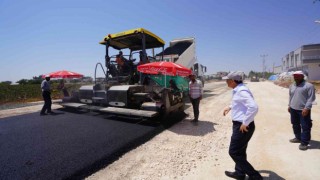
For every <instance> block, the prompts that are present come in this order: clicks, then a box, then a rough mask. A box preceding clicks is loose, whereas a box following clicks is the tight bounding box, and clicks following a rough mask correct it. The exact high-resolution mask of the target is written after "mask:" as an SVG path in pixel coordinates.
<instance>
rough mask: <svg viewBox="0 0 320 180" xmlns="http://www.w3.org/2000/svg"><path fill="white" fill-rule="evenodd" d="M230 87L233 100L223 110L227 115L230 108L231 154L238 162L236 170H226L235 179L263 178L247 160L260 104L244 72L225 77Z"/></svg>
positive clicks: (259, 179)
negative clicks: (246, 82)
mask: <svg viewBox="0 0 320 180" xmlns="http://www.w3.org/2000/svg"><path fill="white" fill-rule="evenodd" d="M223 79H226V82H227V85H228V87H230V88H232V89H233V91H232V93H233V95H232V102H231V105H230V106H228V107H226V108H225V109H224V111H223V115H224V116H225V115H226V114H227V113H228V112H229V111H230V110H232V111H231V117H232V123H233V126H232V136H231V142H230V147H229V155H230V156H231V158H232V159H233V161H234V162H235V163H236V165H235V172H229V171H225V174H226V176H228V177H231V178H234V179H245V177H246V174H247V175H248V176H249V179H254V180H262V176H261V175H260V173H259V172H258V171H256V170H255V169H254V168H253V167H252V165H251V164H250V163H249V162H248V161H247V153H246V151H247V147H248V143H249V141H250V139H251V137H252V135H253V132H254V130H255V125H254V117H255V115H256V114H257V112H258V105H257V104H256V102H255V101H254V99H253V95H252V93H251V91H250V90H249V89H248V88H247V87H246V86H245V85H244V84H243V72H239V71H235V72H231V73H229V74H228V75H227V76H225V77H223Z"/></svg>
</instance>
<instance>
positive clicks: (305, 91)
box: [288, 71, 316, 150]
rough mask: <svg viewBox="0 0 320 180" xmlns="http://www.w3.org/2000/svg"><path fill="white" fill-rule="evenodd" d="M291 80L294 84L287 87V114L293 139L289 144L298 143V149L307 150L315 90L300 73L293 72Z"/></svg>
mask: <svg viewBox="0 0 320 180" xmlns="http://www.w3.org/2000/svg"><path fill="white" fill-rule="evenodd" d="M293 78H294V81H295V83H293V84H292V85H291V86H290V87H289V106H288V112H289V113H290V117H291V124H292V128H293V133H294V135H295V138H293V139H290V142H291V143H300V145H299V149H300V150H307V149H308V144H309V142H310V139H311V127H312V120H311V108H312V103H313V102H314V101H315V99H316V96H315V88H314V86H313V84H311V83H308V82H306V81H305V80H304V74H303V72H302V71H295V72H294V73H293Z"/></svg>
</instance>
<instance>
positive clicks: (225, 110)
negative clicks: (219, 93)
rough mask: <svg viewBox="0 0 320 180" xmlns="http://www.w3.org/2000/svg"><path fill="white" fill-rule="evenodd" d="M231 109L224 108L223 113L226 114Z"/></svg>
mask: <svg viewBox="0 0 320 180" xmlns="http://www.w3.org/2000/svg"><path fill="white" fill-rule="evenodd" d="M230 110H231V108H230V107H226V108H224V110H223V115H224V116H226V115H227V114H228V112H229V111H230Z"/></svg>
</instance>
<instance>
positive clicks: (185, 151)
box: [88, 82, 320, 180]
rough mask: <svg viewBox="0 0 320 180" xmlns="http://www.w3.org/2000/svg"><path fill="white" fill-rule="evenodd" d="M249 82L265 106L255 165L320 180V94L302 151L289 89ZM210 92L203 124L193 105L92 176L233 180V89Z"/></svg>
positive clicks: (252, 151) (269, 173) (253, 147)
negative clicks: (308, 143) (229, 110)
mask: <svg viewBox="0 0 320 180" xmlns="http://www.w3.org/2000/svg"><path fill="white" fill-rule="evenodd" d="M216 83H222V82H216ZM247 85H248V87H249V88H250V89H251V90H252V92H253V94H254V96H255V99H256V101H257V103H258V105H259V113H258V115H257V116H256V118H255V123H256V131H255V133H254V135H253V137H252V139H251V141H250V143H249V146H248V150H247V154H248V160H249V161H250V162H251V164H252V165H253V166H254V167H255V168H256V169H257V170H258V171H259V172H261V174H262V175H263V177H264V178H265V179H320V173H319V169H320V158H319V157H320V108H319V95H317V100H316V102H317V103H318V105H315V106H314V107H313V110H312V119H313V120H314V121H313V128H312V142H311V146H310V147H309V149H308V150H307V151H301V150H299V149H298V145H299V144H292V143H289V139H291V138H293V132H292V128H291V124H290V120H289V113H288V112H287V105H288V98H289V97H288V89H287V88H283V87H279V86H277V85H274V84H273V83H272V82H252V83H251V82H249V83H248V84H247ZM208 90H209V91H206V93H205V96H206V98H204V99H203V101H201V105H200V120H201V122H199V123H198V125H195V124H193V123H191V122H190V121H191V119H192V118H193V117H192V110H191V109H192V108H191V107H189V108H188V109H187V110H186V112H188V113H189V114H190V116H189V117H187V118H186V119H184V120H182V121H181V122H180V123H178V124H176V125H174V126H173V127H171V128H169V129H167V130H166V131H164V132H163V133H161V134H159V135H157V136H156V137H154V138H153V139H152V140H150V141H148V142H147V143H145V144H143V145H141V146H139V147H138V148H136V149H134V150H132V151H130V152H128V153H127V154H125V155H123V156H122V157H121V158H120V159H119V160H117V161H115V162H114V163H112V164H110V165H109V166H107V167H106V168H105V169H102V170H100V171H99V172H97V173H95V174H93V175H92V176H90V177H88V179H90V180H92V179H117V180H123V179H137V180H138V179H139V180H141V179H146V180H154V179H188V180H194V179H203V180H207V179H208V180H209V179H228V178H227V177H226V176H225V175H224V171H225V170H229V171H233V170H234V162H233V161H232V159H231V158H230V157H229V155H228V147H229V142H230V136H231V126H232V123H231V118H230V115H227V116H223V115H222V111H223V109H224V107H225V106H227V105H228V104H229V102H230V100H231V90H230V89H228V90H226V88H222V89H220V90H217V91H220V92H210V89H208ZM220 93H221V94H220Z"/></svg>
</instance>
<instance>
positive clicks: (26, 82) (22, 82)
mask: <svg viewBox="0 0 320 180" xmlns="http://www.w3.org/2000/svg"><path fill="white" fill-rule="evenodd" d="M16 83H19V84H28V80H27V79H20V80H19V81H17V82H16Z"/></svg>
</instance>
